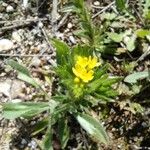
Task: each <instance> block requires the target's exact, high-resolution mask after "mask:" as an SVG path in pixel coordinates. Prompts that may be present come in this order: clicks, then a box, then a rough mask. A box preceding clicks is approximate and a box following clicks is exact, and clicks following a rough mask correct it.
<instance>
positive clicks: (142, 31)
mask: <svg viewBox="0 0 150 150" xmlns="http://www.w3.org/2000/svg"><path fill="white" fill-rule="evenodd" d="M136 35H137V36H138V37H140V38H145V37H146V36H148V35H150V30H146V29H139V30H136Z"/></svg>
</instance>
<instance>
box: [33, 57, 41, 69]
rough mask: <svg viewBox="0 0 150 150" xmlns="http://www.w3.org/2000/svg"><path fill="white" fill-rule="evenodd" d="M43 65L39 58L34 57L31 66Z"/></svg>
mask: <svg viewBox="0 0 150 150" xmlns="http://www.w3.org/2000/svg"><path fill="white" fill-rule="evenodd" d="M40 64H41V60H40V59H39V58H38V57H33V58H32V61H31V65H32V66H35V67H38V66H39V65H40Z"/></svg>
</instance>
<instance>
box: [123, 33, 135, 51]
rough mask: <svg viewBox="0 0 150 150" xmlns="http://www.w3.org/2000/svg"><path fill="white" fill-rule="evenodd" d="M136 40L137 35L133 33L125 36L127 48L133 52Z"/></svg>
mask: <svg viewBox="0 0 150 150" xmlns="http://www.w3.org/2000/svg"><path fill="white" fill-rule="evenodd" d="M135 40H136V36H135V35H134V34H133V35H132V36H130V37H129V36H126V37H125V38H124V43H125V44H126V48H127V49H128V50H129V51H130V52H132V51H133V50H134V49H135Z"/></svg>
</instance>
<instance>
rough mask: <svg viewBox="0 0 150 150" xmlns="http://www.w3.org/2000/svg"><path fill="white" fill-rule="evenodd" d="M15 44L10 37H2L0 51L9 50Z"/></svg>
mask: <svg viewBox="0 0 150 150" xmlns="http://www.w3.org/2000/svg"><path fill="white" fill-rule="evenodd" d="M13 46H14V44H13V42H12V41H10V40H8V39H1V40H0V52H1V51H8V50H10V49H12V48H13Z"/></svg>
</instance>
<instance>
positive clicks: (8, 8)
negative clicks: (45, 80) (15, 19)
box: [6, 5, 14, 13]
mask: <svg viewBox="0 0 150 150" xmlns="http://www.w3.org/2000/svg"><path fill="white" fill-rule="evenodd" d="M13 11H14V8H13V7H12V6H11V5H8V6H7V7H6V12H8V13H10V12H13Z"/></svg>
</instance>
